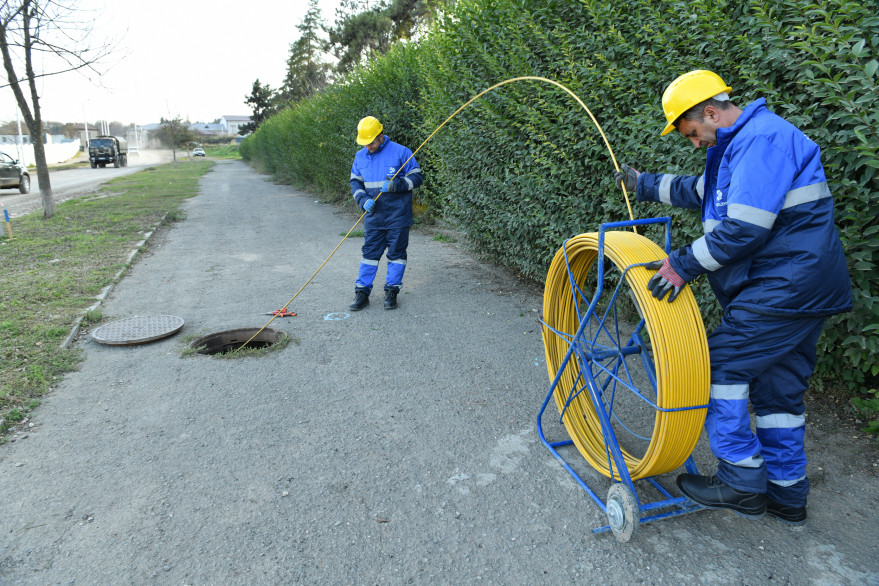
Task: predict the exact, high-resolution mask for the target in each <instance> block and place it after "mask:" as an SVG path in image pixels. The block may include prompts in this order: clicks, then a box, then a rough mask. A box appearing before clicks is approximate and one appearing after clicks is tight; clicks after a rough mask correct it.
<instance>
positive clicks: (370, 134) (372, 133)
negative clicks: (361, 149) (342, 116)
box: [357, 116, 384, 146]
mask: <svg viewBox="0 0 879 586" xmlns="http://www.w3.org/2000/svg"><path fill="white" fill-rule="evenodd" d="M382 128H384V127H383V126H382V123H381V122H379V121H378V119H376V118H374V117H372V116H367V117H366V118H363V119H362V120H361V121H360V122H359V123H358V124H357V144H359V145H363V146H366V145H368V144H369V143H371V142H372V141H374V140H375V137H376V136H378V135H379V134H381V131H382Z"/></svg>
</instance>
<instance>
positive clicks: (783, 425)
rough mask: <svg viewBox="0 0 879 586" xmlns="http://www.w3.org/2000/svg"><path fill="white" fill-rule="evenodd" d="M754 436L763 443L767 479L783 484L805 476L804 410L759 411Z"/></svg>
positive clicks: (786, 484)
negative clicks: (786, 411)
mask: <svg viewBox="0 0 879 586" xmlns="http://www.w3.org/2000/svg"><path fill="white" fill-rule="evenodd" d="M757 437H758V438H759V439H760V444H761V445H762V446H763V457H764V458H766V466H767V468H768V470H769V482H772V483H774V484H777V485H778V486H781V487H785V486H792V485H794V484H796V483H797V482H799V481H801V480H803V479H804V478H805V477H806V448H805V437H806V416H805V414H804V415H791V414H790V413H773V414H771V415H762V416H760V415H758V416H757Z"/></svg>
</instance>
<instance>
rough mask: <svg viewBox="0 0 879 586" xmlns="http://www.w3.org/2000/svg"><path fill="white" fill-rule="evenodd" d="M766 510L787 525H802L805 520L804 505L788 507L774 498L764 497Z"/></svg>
mask: <svg viewBox="0 0 879 586" xmlns="http://www.w3.org/2000/svg"><path fill="white" fill-rule="evenodd" d="M766 512H767V513H769V514H770V515H772V516H773V517H775V518H776V519H778V520H779V521H781V522H782V523H787V524H788V525H802V524H803V523H805V522H806V507H790V506H788V505H781V504H779V503H777V502H775V501H774V500H772V499H770V498H767V499H766Z"/></svg>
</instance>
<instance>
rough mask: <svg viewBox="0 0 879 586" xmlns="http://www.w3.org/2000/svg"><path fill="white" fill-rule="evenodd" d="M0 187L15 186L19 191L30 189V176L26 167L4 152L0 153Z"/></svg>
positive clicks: (28, 190) (24, 191) (25, 191)
mask: <svg viewBox="0 0 879 586" xmlns="http://www.w3.org/2000/svg"><path fill="white" fill-rule="evenodd" d="M0 187H17V188H18V190H19V191H20V192H21V193H29V192H30V190H31V176H30V175H29V174H28V172H27V167H25V166H24V165H22V164H21V163H19V162H18V159H13V158H12V157H10V156H9V155H7V154H6V153H0Z"/></svg>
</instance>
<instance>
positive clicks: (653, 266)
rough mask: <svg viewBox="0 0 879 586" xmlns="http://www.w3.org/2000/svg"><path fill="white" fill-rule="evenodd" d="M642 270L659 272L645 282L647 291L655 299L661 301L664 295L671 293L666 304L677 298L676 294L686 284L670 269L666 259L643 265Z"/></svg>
mask: <svg viewBox="0 0 879 586" xmlns="http://www.w3.org/2000/svg"><path fill="white" fill-rule="evenodd" d="M644 268H646V269H650V270H651V271H659V272H658V273H656V274H655V275H653V276H652V277H651V278H650V280H649V281H647V289H648V290H649V291H650V292H651V293H652V294H653V296H654V297H656V298H657V299H660V300H661V299H662V298H663V297H665V294H666V293H668V292H669V291H671V295H669V296H668V302H669V303H671V302H672V301H674V300H675V298H676V297H677V296H678V293H680V292H681V289H683V288H684V285H686V284H687V282H686V281H684V279H683V278H682V277H681V276H680V275H679V274H677V273H676V272H675V270H674V269H673V268H671V265H670V264H669V262H668V259H667V258H666V259H664V260H656V261H653V262H651V263H647V264H646V265H644Z"/></svg>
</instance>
